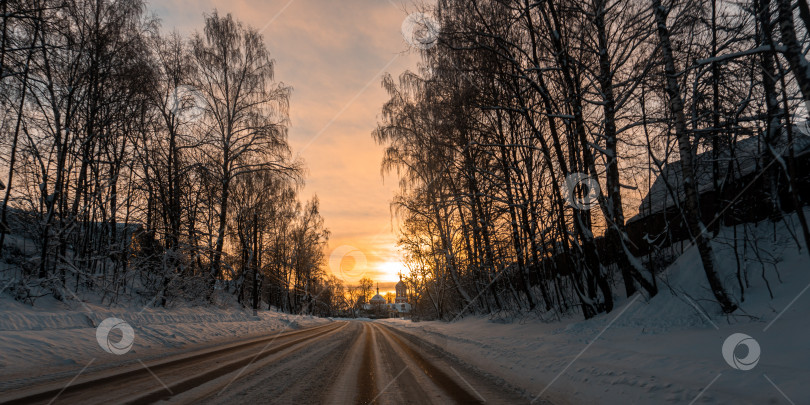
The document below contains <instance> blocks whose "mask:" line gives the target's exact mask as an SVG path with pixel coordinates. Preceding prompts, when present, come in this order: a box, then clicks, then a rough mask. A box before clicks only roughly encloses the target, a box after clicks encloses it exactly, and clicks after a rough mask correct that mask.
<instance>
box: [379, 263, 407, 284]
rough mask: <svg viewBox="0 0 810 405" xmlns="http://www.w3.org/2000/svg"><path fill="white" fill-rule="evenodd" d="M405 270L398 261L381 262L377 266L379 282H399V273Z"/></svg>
mask: <svg viewBox="0 0 810 405" xmlns="http://www.w3.org/2000/svg"><path fill="white" fill-rule="evenodd" d="M404 270H405V266H404V265H403V264H402V263H401V262H398V261H388V262H382V263H380V264H378V265H377V271H378V274H379V277H380V280H379V281H381V282H384V281H399V273H400V272H403V271H404Z"/></svg>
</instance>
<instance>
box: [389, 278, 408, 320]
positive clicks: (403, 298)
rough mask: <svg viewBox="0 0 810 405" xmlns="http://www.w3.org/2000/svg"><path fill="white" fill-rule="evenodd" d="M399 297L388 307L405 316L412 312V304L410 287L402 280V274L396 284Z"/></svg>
mask: <svg viewBox="0 0 810 405" xmlns="http://www.w3.org/2000/svg"><path fill="white" fill-rule="evenodd" d="M395 288H396V293H397V297H396V298H395V299H394V302H393V303H389V304H388V309H389V310H390V311H391V312H392V313H393V314H394V315H397V316H400V317H401V316H404V315H405V314H407V313H410V312H411V304H410V303H409V302H408V287H407V286H406V285H405V283H404V282H402V274H400V275H399V282H398V283H397V285H396V287H395Z"/></svg>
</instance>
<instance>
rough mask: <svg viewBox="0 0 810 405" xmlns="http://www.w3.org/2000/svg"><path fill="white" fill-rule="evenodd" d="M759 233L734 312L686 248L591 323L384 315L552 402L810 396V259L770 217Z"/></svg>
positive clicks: (723, 244) (723, 260) (724, 266)
mask: <svg viewBox="0 0 810 405" xmlns="http://www.w3.org/2000/svg"><path fill="white" fill-rule="evenodd" d="M730 231H731V230H724V232H723V233H722V234H721V236H720V237H719V238H717V239H715V249H716V255H717V263H718V267H719V268H720V269H721V276H722V277H723V280H724V283H725V285H726V287H727V288H728V289H729V290H730V291H732V293H733V294H734V295H735V296H736V297H737V298H738V299H739V297H741V294H740V291H739V287H738V285H737V279H736V271H737V264H736V260H735V258H734V255H733V250H732V245H733V244H732V242H733V239H730V238H731V234H730ZM754 234H755V235H757V236H758V237H759V243H758V247H759V252H753V251H752V249H751V247H750V246H749V249H747V252H748V254H749V255H754V254H757V253H758V254H759V255H760V256H764V257H766V258H768V259H769V260H771V261H772V262H773V263H768V264H765V265H764V267H763V266H761V265H760V264H759V262H758V261H756V260H752V259H750V258H749V260H742V261H741V268H742V269H746V268H747V270H748V281H747V282H748V285H747V287H746V290H745V301H742V302H740V305H741V309H740V310H738V311H737V312H735V314H734V315H732V316H726V315H724V314H722V313H721V312H720V311H719V306H718V305H717V304H716V303H715V302H714V299H713V297H712V294H711V292H710V291H708V288H707V287H706V284H707V282H706V277H705V274H704V273H703V268H702V266H701V264H700V258H699V256H698V254H697V251H696V249H691V250H688V251H687V252H686V253H685V254H684V255H683V256H681V258H679V259H678V261H676V262H675V263H674V264H673V265H672V266H671V267H670V268H669V269H668V270H667V271H666V272H665V273H664V274H663V275H662V278H661V279H660V280H659V283H658V285H659V288H660V290H661V291H660V293H659V294H658V295H657V296H656V297H654V298H653V299H652V300H649V301H647V300H646V299H645V298H644V297H640V296H634V297H631V298H630V299H622V300H620V301H619V302H617V305H616V308H615V309H614V310H613V311H612V312H611V313H609V314H602V315H600V316H598V317H596V318H594V319H590V320H587V321H584V320H581V318H579V319H566V320H563V321H562V322H558V321H550V322H543V321H541V320H536V319H535V320H529V319H522V320H520V321H513V322H506V323H505V322H502V321H497V320H490V319H489V318H481V317H467V318H464V319H462V320H460V321H457V322H453V323H445V322H418V323H413V322H410V321H402V320H385V321H384V322H386V323H387V324H390V325H392V326H395V327H397V328H400V329H402V330H405V331H409V332H411V333H417V334H418V335H420V336H423V337H425V338H426V339H427V340H428V341H431V342H432V343H434V344H436V345H438V346H441V347H442V348H443V349H444V350H446V351H447V352H449V353H452V354H453V355H455V356H456V357H458V358H459V359H461V360H463V361H465V362H467V363H470V364H472V365H474V366H476V367H478V368H480V369H482V370H485V371H487V372H490V373H492V374H494V375H498V376H500V377H502V378H504V379H505V380H507V381H508V382H509V383H511V384H513V385H515V386H518V387H521V388H523V389H524V390H526V392H527V393H528V394H529V395H530V396H531V397H534V396H536V395H538V394H540V393H541V392H542V393H543V395H544V397H545V398H547V399H549V400H551V401H553V402H554V403H559V404H565V403H599V404H601V403H605V404H614V403H615V404H618V403H633V404H659V403H697V404H702V403H706V404H719V403H750V404H764V403H771V404H780V403H784V404H789V403H791V402H792V403H795V404H807V403H810V390H808V387H807V383H808V382H810V344H808V337H810V316H809V315H810V309H808V308H810V291H808V289H810V259H808V255H807V253H806V252H804V251H801V252H799V251H798V250H797V249H796V248H795V243H794V242H792V239H791V238H792V237H791V236H790V235H789V234H788V233H787V232H785V231H784V229H782V227H781V225H780V226H777V233H776V235H775V236H774V234H773V225H772V224H768V223H762V224H760V228H759V229H755V230H754ZM724 238H725V239H724ZM740 244H742V242H740ZM740 251H743V250H742V248H740ZM763 276H764V277H766V278H767V279H768V283H769V284H770V289H771V290H772V291H773V295H774V298H773V299H771V298H770V295H769V293H768V286H767V285H766V283H765V281H763ZM744 285H745V284H744ZM616 293H617V294H620V293H621V292H620V291H616ZM734 333H744V334H746V335H749V336H751V337H752V338H753V340H754V341H756V342H757V343H758V345H759V347H760V349H761V356H760V358H759V361H758V363H756V364H755V366H754V367H753V368H752V369H751V370H747V371H746V370H740V369H735V368H733V367H732V366H730V365H729V364H728V363H727V362H726V360H725V359H724V357H723V353H722V350H721V348H722V346H723V343H724V342H725V341H726V339H727V338H729V336H731V335H732V334H734ZM734 353H735V355H736V356H737V358H744V357H746V355H747V350H746V348H745V347H737V350H736V351H735V352H734ZM732 363H733V360H732Z"/></svg>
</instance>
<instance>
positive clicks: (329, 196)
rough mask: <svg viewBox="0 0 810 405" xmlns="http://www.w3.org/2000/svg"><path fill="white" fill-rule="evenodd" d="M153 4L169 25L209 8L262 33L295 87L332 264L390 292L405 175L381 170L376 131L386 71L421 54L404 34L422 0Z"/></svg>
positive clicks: (299, 130)
mask: <svg viewBox="0 0 810 405" xmlns="http://www.w3.org/2000/svg"><path fill="white" fill-rule="evenodd" d="M149 8H150V9H151V10H152V11H153V12H154V13H155V14H156V15H157V16H158V17H159V18H160V19H161V20H162V26H163V29H164V31H171V30H173V29H177V30H178V31H179V32H180V33H182V34H188V33H191V32H193V31H194V30H201V29H202V24H203V13H210V12H211V11H212V10H213V9H214V8H216V9H217V10H218V11H219V12H220V13H221V14H225V13H231V14H233V16H234V17H235V18H236V19H238V20H240V21H242V22H244V23H247V24H249V25H252V26H253V27H255V28H257V29H259V30H262V31H261V33H262V34H263V36H264V40H265V44H266V45H267V47H268V49H269V50H270V53H271V55H272V57H273V58H274V59H275V60H276V80H278V81H281V82H284V83H285V84H287V85H290V86H292V87H293V93H292V98H291V100H290V106H291V111H290V118H291V121H292V126H291V128H290V131H289V142H290V145H291V147H292V148H293V151H294V153H300V156H301V157H302V158H303V160H304V161H305V163H306V166H307V169H308V173H307V183H306V187H305V188H304V190H303V192H302V194H301V198H302V199H309V198H310V197H311V196H312V195H313V194H317V195H318V197H319V198H320V202H321V213H322V215H323V216H324V218H325V220H326V226H327V227H328V228H329V230H330V231H331V232H332V236H331V239H330V242H329V248H328V249H327V255H332V254H333V253H334V255H332V257H331V260H330V261H329V262H330V264H331V265H330V266H329V267H330V268H332V269H333V271H334V272H335V273H336V274H337V275H338V276H341V277H343V278H344V279H345V280H346V281H347V282H348V283H349V284H353V283H355V282H356V280H357V279H359V278H360V276H362V275H366V276H368V277H370V278H372V279H374V280H375V281H379V282H380V283H381V284H380V287H381V290H389V289H390V288H391V287H392V286H393V283H394V282H395V281H396V280H397V278H396V273H397V271H399V270H400V269H401V265H400V264H399V256H398V254H397V251H396V248H395V246H394V244H395V236H394V232H393V229H392V223H393V222H392V220H391V216H390V212H389V202H390V200H391V197H392V196H393V193H394V190H395V189H396V186H397V180H396V178H395V177H393V176H386V178H385V179H383V177H382V176H381V174H380V161H381V159H382V151H383V148H382V147H380V146H377V145H376V144H375V143H374V141H373V139H372V138H371V131H372V130H373V129H374V127H375V125H376V122H377V117H378V114H379V111H380V107H381V106H382V104H383V103H384V102H385V101H386V99H387V97H386V94H385V92H384V91H383V90H382V88H381V87H380V78H381V74H382V73H384V72H390V73H391V74H393V75H398V74H399V73H401V72H402V71H404V70H406V69H414V68H415V67H416V63H417V61H418V56H417V55H416V54H415V53H414V52H412V51H409V47H408V44H407V43H406V42H405V40H404V39H403V37H402V34H401V26H402V22H403V20H404V19H405V18H406V17H407V15H408V13H409V12H413V11H415V10H416V8H415V7H414V5H413V3H403V2H402V1H401V0H391V1H386V0H339V1H335V0H278V1H273V0H270V1H268V0H227V1H222V0H173V1H168V0H152V2H151V3H150V4H149ZM341 259H342V260H341ZM364 259H365V260H364ZM364 261H365V262H366V266H365V267H363V266H362V264H363V262H364ZM341 267H342V269H343V271H341Z"/></svg>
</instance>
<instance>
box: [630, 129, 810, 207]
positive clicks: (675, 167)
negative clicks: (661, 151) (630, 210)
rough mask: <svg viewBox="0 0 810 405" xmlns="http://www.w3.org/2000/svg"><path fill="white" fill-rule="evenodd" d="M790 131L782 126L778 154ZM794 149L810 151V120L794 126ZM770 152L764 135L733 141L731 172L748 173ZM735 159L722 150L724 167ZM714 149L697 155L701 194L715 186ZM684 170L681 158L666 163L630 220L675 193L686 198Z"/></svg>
mask: <svg viewBox="0 0 810 405" xmlns="http://www.w3.org/2000/svg"><path fill="white" fill-rule="evenodd" d="M788 147H789V145H788V136H787V131H786V130H784V129H783V131H782V133H781V134H780V136H779V139H778V140H777V142H776V154H777V155H779V156H783V157H784V156H787V154H788V151H789V148H788ZM793 150H794V153H795V154H796V155H800V154H803V153H807V152H810V123H808V122H803V123H800V124H796V125H794V126H793ZM766 152H767V145H766V144H765V138H764V137H762V136H752V137H749V138H746V139H742V140H738V141H737V142H736V144H735V145H734V155H735V156H734V162H733V167H732V172H733V173H732V175H733V176H734V178H735V179H736V178H740V177H745V176H747V175H749V174H751V173H753V172H754V171H755V170H757V168H759V167H760V165H761V164H762V162H761V158H762V156H763V155H764V154H765V153H766ZM731 160H732V157H731V153H730V151H729V150H723V151H721V152H720V154H719V156H718V161H719V163H720V168H721V170H723V171H724V170H725V168H726V167H727V166H728V163H729V162H730V161H731ZM712 161H713V157H712V153H711V152H704V153H700V154H698V155H697V156H695V159H694V162H695V182H696V184H697V186H698V193H700V194H702V193H705V192H707V191H710V190H712V189H713V187H714V185H713V184H712ZM682 181H683V171H682V168H681V161H680V160H678V161H675V162H671V163H667V164H665V165H664V166H663V168H662V170H661V174H659V176H658V178H657V179H655V182H654V183H653V185H652V187H650V191H649V192H648V193H647V195H646V196H645V197H644V199H643V200H642V201H641V205H639V210H638V215H636V216H635V217H633V218H631V219H630V221H634V220H637V219H639V218H641V217H643V216H646V215H650V214H653V213H656V212H659V211H662V210H664V209H666V208H669V207H672V206H674V205H675V196H677V198H678V201H684V200H685V195H686V194H685V192H684V190H683V187H682ZM630 221H628V222H630Z"/></svg>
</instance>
